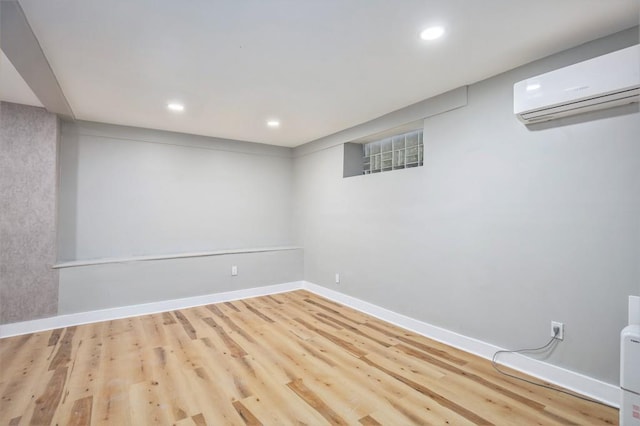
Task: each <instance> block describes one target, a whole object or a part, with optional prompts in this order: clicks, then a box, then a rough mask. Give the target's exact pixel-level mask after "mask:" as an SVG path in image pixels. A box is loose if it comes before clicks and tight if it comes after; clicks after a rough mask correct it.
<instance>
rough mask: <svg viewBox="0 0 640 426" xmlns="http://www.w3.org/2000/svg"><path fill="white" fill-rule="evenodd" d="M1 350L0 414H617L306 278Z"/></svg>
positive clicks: (328, 420) (26, 420)
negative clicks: (317, 288) (261, 292)
mask: <svg viewBox="0 0 640 426" xmlns="http://www.w3.org/2000/svg"><path fill="white" fill-rule="evenodd" d="M0 364H1V365H2V368H0V424H11V425H22V424H72V425H88V424H91V425H103V424H104V425H113V424H117V425H122V426H126V425H137V424H175V425H181V426H185V425H213V424H216V425H217V424H220V425H240V426H241V425H278V426H279V425H299V424H308V425H335V424H337V425H339V424H362V425H380V424H392V425H396V424H398V425H410V424H415V425H423V424H451V425H467V424H517V425H519V424H539V425H561V424H580V425H586V424H588V425H613V424H617V421H618V412H617V410H616V409H613V408H608V407H604V406H601V405H599V404H595V403H591V402H588V401H583V400H578V399H576V398H573V397H571V396H568V395H564V394H559V393H556V392H554V391H552V390H548V389H542V388H538V387H535V386H532V385H529V384H527V383H522V382H519V381H516V380H514V379H511V378H509V377H506V376H503V375H501V374H499V373H497V372H496V371H495V370H494V369H493V367H492V366H491V363H490V362H489V361H487V360H486V359H482V358H478V357H476V356H473V355H471V354H468V353H465V352H464V351H461V350H459V349H455V348H451V347H449V346H447V345H445V344H443V343H440V342H435V341H433V340H430V339H427V338H425V337H423V336H420V335H418V334H416V333H414V332H411V331H408V330H404V329H401V328H399V327H397V326H394V325H392V324H389V323H386V322H384V321H382V320H379V319H377V318H373V317H371V316H368V315H366V314H364V313H362V312H359V311H356V310H354V309H352V308H349V307H346V306H343V305H341V304H339V303H336V302H334V301H331V300H328V299H326V298H323V297H321V296H318V295H315V294H313V293H310V292H308V291H293V292H288V293H280V294H275V295H270V296H263V297H256V298H250V299H244V300H239V301H233V302H225V303H219V304H212V305H205V306H198V307H194V308H189V309H179V310H176V311H172V312H164V313H159V314H151V315H145V316H141V317H132V318H125V319H121V320H113V321H106V322H103V323H94V324H87V325H81V326H76V327H67V328H61V329H55V330H49V331H43V332H38V333H33V334H29V335H24V336H16V337H11V338H6V339H0ZM505 369H507V368H506V367H505ZM507 370H508V371H512V370H509V369H507ZM517 374H520V373H517ZM534 380H535V379H534Z"/></svg>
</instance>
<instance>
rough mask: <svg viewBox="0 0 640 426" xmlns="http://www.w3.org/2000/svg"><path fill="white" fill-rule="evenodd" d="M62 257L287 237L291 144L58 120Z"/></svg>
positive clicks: (279, 241) (246, 244)
mask: <svg viewBox="0 0 640 426" xmlns="http://www.w3.org/2000/svg"><path fill="white" fill-rule="evenodd" d="M60 162H61V176H60V224H59V225H60V232H59V242H58V243H59V254H58V259H59V260H60V261H69V260H83V259H100V258H110V257H128V256H140V255H162V254H173V253H183V252H195V251H211V250H224V249H236V248H250V247H264V246H286V245H291V241H292V225H291V202H292V193H291V188H292V161H291V150H290V149H288V148H280V147H271V146H268V145H260V144H252V143H246V142H239V141H226V140H220V139H214V138H204V137H197V136H191V135H185V134H179V133H171V132H161V131H155V130H145V129H137V128H130V127H123V126H115V125H106V124H97V123H87V122H76V123H64V125H63V127H62V139H61V150H60Z"/></svg>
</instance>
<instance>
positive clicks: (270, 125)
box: [267, 120, 280, 129]
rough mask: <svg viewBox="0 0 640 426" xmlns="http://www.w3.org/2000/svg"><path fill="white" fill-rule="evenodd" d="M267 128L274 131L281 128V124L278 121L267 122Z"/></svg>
mask: <svg viewBox="0 0 640 426" xmlns="http://www.w3.org/2000/svg"><path fill="white" fill-rule="evenodd" d="M267 126H268V127H271V128H272V129H276V128H278V127H280V122H279V121H278V120H269V121H267Z"/></svg>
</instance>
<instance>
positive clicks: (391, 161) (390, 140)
mask: <svg viewBox="0 0 640 426" xmlns="http://www.w3.org/2000/svg"><path fill="white" fill-rule="evenodd" d="M363 151H364V158H363V162H362V173H363V174H365V175H368V174H370V173H379V172H388V171H391V170H398V169H408V168H410V167H419V166H422V164H423V162H424V146H423V142H422V130H414V131H412V132H408V133H402V134H400V135H393V136H390V137H387V138H385V139H381V140H377V141H374V142H368V143H365V144H364V145H363Z"/></svg>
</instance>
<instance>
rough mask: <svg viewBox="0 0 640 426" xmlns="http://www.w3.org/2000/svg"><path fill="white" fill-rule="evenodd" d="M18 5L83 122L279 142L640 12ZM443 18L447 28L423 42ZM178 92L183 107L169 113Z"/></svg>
mask: <svg viewBox="0 0 640 426" xmlns="http://www.w3.org/2000/svg"><path fill="white" fill-rule="evenodd" d="M20 4H21V6H22V8H23V10H24V12H25V15H26V17H27V20H28V21H29V23H30V25H31V27H32V29H33V32H34V33H35V35H36V37H37V38H38V40H39V42H40V45H41V46H42V49H43V51H44V54H45V55H46V57H47V59H48V60H49V63H50V65H51V68H52V69H53V71H54V73H55V75H56V77H57V78H58V81H59V83H60V86H61V87H62V90H63V92H64V94H65V96H66V97H67V100H68V101H69V104H70V105H71V108H72V109H73V111H74V113H75V115H76V117H77V118H78V119H81V120H92V121H100V122H107V123H116V124H125V125H132V126H140V127H149V128H155V129H165V130H173V131H179V132H186V133H193V134H200V135H208V136H217V137H224V138H230V139H239V140H247V141H254V142H260V143H269V144H274V145H283V146H297V145H300V144H303V143H305V142H309V141H311V140H314V139H317V138H319V137H322V136H326V135H329V134H332V133H335V132H337V131H340V130H343V129H345V128H348V127H351V126H354V125H356V124H359V123H362V122H364V121H367V120H370V119H373V118H375V117H378V116H380V115H383V114H386V113H388V112H391V111H393V110H396V109H398V108H401V107H404V106H407V105H410V104H412V103H414V102H417V101H420V100H422V99H425V98H428V97H431V96H434V95H436V94H439V93H442V92H445V91H447V90H450V89H453V88H456V87H459V86H462V85H465V84H470V83H473V82H476V81H479V80H482V79H484V78H487V77H489V76H492V75H495V74H498V73H500V72H502V71H506V70H508V69H511V68H514V67H516V66H519V65H522V64H524V63H527V62H530V61H532V60H535V59H538V58H541V57H544V56H547V55H549V54H552V53H555V52H558V51H561V50H564V49H567V48H569V47H573V46H575V45H578V44H581V43H584V42H586V41H589V40H593V39H596V38H599V37H602V36H605V35H608V34H611V33H614V32H616V31H619V30H622V29H625V28H629V27H631V26H634V25H637V24H638V16H639V13H640V1H638V0H535V1H531V0H483V1H479V0H191V1H180V0H52V1H45V0H20ZM434 24H439V25H444V26H445V27H446V31H447V32H446V34H445V36H444V37H443V38H442V39H440V40H438V41H435V42H431V43H426V42H424V41H422V40H420V39H419V37H418V34H419V32H420V31H421V30H422V29H423V28H425V27H426V26H429V25H434ZM173 100H176V101H180V102H183V103H184V104H185V111H184V112H183V113H180V114H175V113H171V112H169V111H167V109H166V107H165V106H166V104H167V102H168V101H173ZM270 118H278V119H279V120H281V122H282V125H281V127H280V128H279V129H269V128H267V127H266V126H265V122H266V120H267V119H270Z"/></svg>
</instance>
